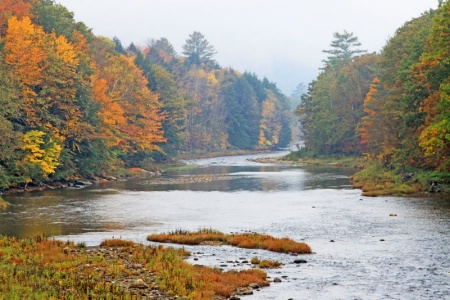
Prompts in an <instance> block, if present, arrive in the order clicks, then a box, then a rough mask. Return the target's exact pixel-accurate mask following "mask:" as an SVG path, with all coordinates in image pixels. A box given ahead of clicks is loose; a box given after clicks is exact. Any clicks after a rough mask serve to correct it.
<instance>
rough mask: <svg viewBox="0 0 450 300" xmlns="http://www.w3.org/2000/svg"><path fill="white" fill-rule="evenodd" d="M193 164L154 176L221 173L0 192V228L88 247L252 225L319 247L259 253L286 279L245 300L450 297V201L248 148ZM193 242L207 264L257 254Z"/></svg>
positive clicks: (2, 231) (4, 231)
mask: <svg viewBox="0 0 450 300" xmlns="http://www.w3.org/2000/svg"><path fill="white" fill-rule="evenodd" d="M194 163H196V164H198V165H199V168H197V169H194V170H189V171H184V172H172V173H167V174H164V175H163V177H166V178H179V177H184V176H196V175H204V174H216V175H227V180H219V181H213V182H199V183H190V184H178V185H176V184H171V185H155V184H152V182H153V181H154V180H155V179H154V178H141V179H133V180H129V181H120V182H112V183H107V184H99V185H95V186H92V187H90V188H87V189H84V190H55V191H44V192H33V193H26V194H17V195H7V197H5V198H6V200H8V201H9V202H11V203H12V206H11V207H10V208H9V209H8V210H6V211H3V212H0V234H8V235H14V236H18V237H24V236H32V235H35V234H38V233H41V234H42V233H45V234H47V235H50V236H57V237H59V238H62V239H71V240H74V241H76V242H77V241H84V242H86V243H87V244H88V245H97V244H99V243H100V241H101V240H103V239H105V238H111V237H112V236H115V237H122V238H126V239H132V240H135V241H138V242H142V243H146V241H145V237H146V235H147V234H149V233H153V232H162V231H169V230H174V229H177V228H183V229H189V230H196V229H198V228H200V227H211V228H215V229H218V230H221V231H224V232H240V231H244V230H251V231H257V232H261V233H268V234H271V235H274V236H279V237H284V236H289V237H291V238H293V239H296V240H304V241H306V242H308V243H309V244H310V245H311V246H312V248H313V250H314V251H315V252H316V254H315V255H312V256H309V257H307V258H306V259H307V260H308V264H306V265H303V266H301V267H299V266H297V265H295V264H292V260H293V259H292V257H291V256H289V255H285V254H274V253H267V252H261V251H257V252H256V253H258V255H264V256H265V257H267V258H272V259H276V260H280V261H282V262H283V263H285V266H284V267H283V268H282V269H281V270H274V271H269V275H270V276H271V277H272V278H274V277H281V276H288V277H286V278H287V279H286V280H284V281H283V283H282V284H278V285H277V284H272V286H271V287H270V288H268V289H263V290H262V291H260V292H257V293H256V294H255V296H253V298H252V299H289V298H293V299H450V292H449V289H448V280H449V279H450V260H449V259H448V258H449V257H450V247H449V246H448V245H449V244H450V221H449V220H450V199H448V198H437V197H427V198H394V197H384V198H381V197H380V198H366V197H361V195H360V191H358V190H352V189H351V187H350V184H349V176H351V175H352V173H353V170H348V169H341V168H318V167H301V168H300V167H298V168H294V167H287V166H276V165H260V164H257V163H251V162H247V161H246V160H245V157H233V158H217V159H206V160H197V161H194ZM392 213H395V214H397V217H390V216H389V215H390V214H392ZM330 240H333V241H334V242H330ZM200 248H201V249H200V250H198V249H199V248H194V249H197V250H196V251H195V252H199V251H200V252H202V253H205V254H204V255H203V256H202V257H200V258H199V261H198V263H202V264H207V265H213V266H214V265H215V264H219V263H220V262H221V260H222V261H227V260H230V259H231V260H233V259H238V258H240V257H246V258H251V256H252V255H255V254H254V253H255V251H253V250H252V251H249V250H242V249H235V248H231V247H219V248H211V247H205V246H202V247H200ZM250 298H251V297H250ZM250 298H249V299H250Z"/></svg>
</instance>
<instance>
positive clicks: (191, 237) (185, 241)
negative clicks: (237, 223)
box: [147, 229, 227, 245]
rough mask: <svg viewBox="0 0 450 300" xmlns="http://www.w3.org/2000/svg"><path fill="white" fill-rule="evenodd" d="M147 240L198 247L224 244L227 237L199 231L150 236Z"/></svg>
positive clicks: (208, 230) (209, 231) (178, 231)
mask: <svg viewBox="0 0 450 300" xmlns="http://www.w3.org/2000/svg"><path fill="white" fill-rule="evenodd" d="M147 240H149V241H152V242H158V243H174V244H182V245H200V244H202V243H205V242H217V243H226V242H227V236H226V235H225V234H223V233H221V232H219V231H216V230H212V229H200V230H198V231H197V232H189V231H184V230H181V229H179V230H176V231H173V232H169V233H162V234H151V235H149V236H147Z"/></svg>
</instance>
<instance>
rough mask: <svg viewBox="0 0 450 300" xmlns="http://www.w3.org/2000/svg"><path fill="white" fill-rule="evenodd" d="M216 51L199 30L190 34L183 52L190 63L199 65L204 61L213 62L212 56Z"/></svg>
mask: <svg viewBox="0 0 450 300" xmlns="http://www.w3.org/2000/svg"><path fill="white" fill-rule="evenodd" d="M216 53H217V52H216V51H215V50H214V47H213V46H212V45H210V44H209V42H208V40H206V38H205V36H204V35H203V34H201V33H200V32H198V31H194V32H193V33H192V34H190V35H189V38H188V39H187V40H186V43H185V44H184V45H183V54H184V55H186V57H187V63H188V65H197V66H199V65H200V64H202V63H208V62H213V59H212V58H213V56H214V55H215V54H216Z"/></svg>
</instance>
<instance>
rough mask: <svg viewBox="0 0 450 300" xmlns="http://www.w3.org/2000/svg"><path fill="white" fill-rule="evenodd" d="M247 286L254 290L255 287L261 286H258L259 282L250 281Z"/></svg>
mask: <svg viewBox="0 0 450 300" xmlns="http://www.w3.org/2000/svg"><path fill="white" fill-rule="evenodd" d="M248 287H249V288H252V289H254V290H257V289H259V288H261V287H260V286H259V284H257V283H250V284H249V285H248Z"/></svg>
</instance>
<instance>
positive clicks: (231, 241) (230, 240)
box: [147, 229, 312, 254]
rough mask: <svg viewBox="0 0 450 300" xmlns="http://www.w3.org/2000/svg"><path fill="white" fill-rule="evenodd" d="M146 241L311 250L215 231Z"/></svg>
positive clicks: (285, 242) (153, 236)
mask: <svg viewBox="0 0 450 300" xmlns="http://www.w3.org/2000/svg"><path fill="white" fill-rule="evenodd" d="M147 240H149V241H152V242H160V243H175V244H183V245H200V244H220V245H231V246H235V247H240V248H247V249H264V250H269V251H274V252H282V253H296V254H310V253H311V252H312V251H311V248H310V247H309V246H308V245H307V244H305V243H301V242H296V241H293V240H291V239H289V238H274V237H271V236H269V235H264V234H257V233H245V234H224V233H222V232H220V231H217V230H212V229H200V230H198V231H196V232H190V231H183V230H177V231H174V232H170V233H162V234H151V235H149V236H148V237H147Z"/></svg>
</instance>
